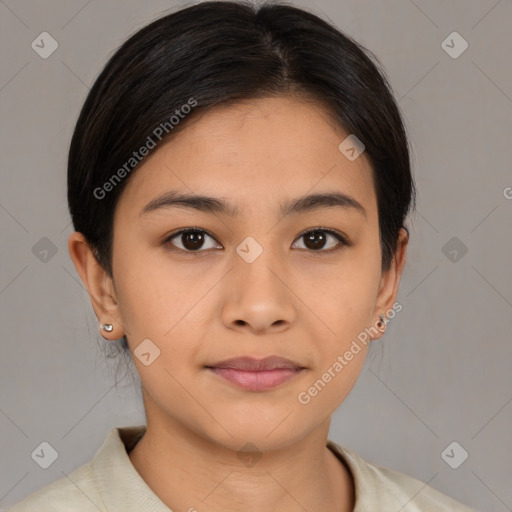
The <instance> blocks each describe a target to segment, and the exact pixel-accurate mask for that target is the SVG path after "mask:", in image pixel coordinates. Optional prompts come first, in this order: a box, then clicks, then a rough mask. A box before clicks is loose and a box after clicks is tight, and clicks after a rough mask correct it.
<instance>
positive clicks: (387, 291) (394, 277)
mask: <svg viewBox="0 0 512 512" xmlns="http://www.w3.org/2000/svg"><path fill="white" fill-rule="evenodd" d="M408 243H409V234H408V232H407V230H406V229H405V228H401V229H400V232H399V235H398V242H397V249H396V251H395V254H394V256H393V260H392V261H391V265H390V267H389V270H386V271H384V272H383V273H382V277H381V281H380V286H379V292H378V294H377V301H376V304H375V318H374V320H373V324H372V325H379V326H380V327H381V328H384V327H385V326H382V325H381V324H380V322H379V315H380V314H383V315H384V316H386V311H389V310H390V309H391V310H393V305H394V304H395V301H396V297H397V295H398V288H399V286H400V279H401V277H402V273H403V270H404V267H405V261H406V253H407V244H408ZM373 330H374V331H377V329H373ZM384 330H385V329H384ZM382 334H383V332H380V331H377V334H376V335H375V336H372V339H374V340H377V339H379V338H380V337H381V336H382Z"/></svg>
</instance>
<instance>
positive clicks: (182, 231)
mask: <svg viewBox="0 0 512 512" xmlns="http://www.w3.org/2000/svg"><path fill="white" fill-rule="evenodd" d="M318 232H322V233H327V234H329V235H332V236H333V237H334V238H336V239H337V240H338V242H340V244H339V245H337V246H335V247H333V248H331V249H327V250H324V249H318V250H316V251H315V250H314V249H307V248H306V249H301V250H305V251H308V252H310V253H312V254H314V255H316V254H321V253H324V254H332V253H334V252H337V251H339V250H340V249H342V248H343V247H344V246H350V245H351V243H350V242H348V240H347V239H346V237H344V236H343V235H341V234H340V233H338V232H336V231H334V230H332V229H329V228H322V227H317V228H309V229H308V230H306V231H303V232H302V233H300V234H299V235H298V236H297V238H296V240H298V239H300V238H302V237H303V236H305V235H307V234H309V233H318ZM187 233H202V234H205V235H208V236H209V237H210V238H212V239H213V240H215V237H214V236H212V235H211V234H210V233H208V231H206V230H204V229H201V228H194V227H190V228H184V229H180V230H179V231H176V232H175V233H172V234H171V235H169V236H167V237H166V238H165V239H164V240H163V242H162V245H164V246H166V248H167V250H169V251H175V252H182V253H188V254H197V253H202V252H206V251H207V250H208V249H198V250H196V251H191V250H186V249H181V248H179V247H176V246H174V245H172V244H171V240H173V239H174V238H177V237H179V236H180V235H184V234H187ZM215 241H216V242H217V240H215ZM217 243H219V242H217ZM219 245H220V244H219Z"/></svg>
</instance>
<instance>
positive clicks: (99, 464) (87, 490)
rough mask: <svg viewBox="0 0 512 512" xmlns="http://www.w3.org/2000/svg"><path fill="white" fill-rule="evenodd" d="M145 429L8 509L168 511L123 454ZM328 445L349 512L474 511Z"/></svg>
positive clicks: (119, 436)
mask: <svg viewBox="0 0 512 512" xmlns="http://www.w3.org/2000/svg"><path fill="white" fill-rule="evenodd" d="M145 428H146V427H145V426H144V425H140V426H132V427H118V428H113V429H112V430H111V431H110V432H109V434H108V436H107V438H106V439H105V441H104V442H103V444H102V446H101V447H100V449H99V450H98V451H97V452H96V455H95V456H94V458H93V459H92V461H91V462H89V463H88V464H85V465H83V466H80V467H79V468H77V469H75V470H74V471H72V472H71V473H70V474H69V475H68V477H67V478H65V477H64V478H61V479H59V480H56V481H55V482H52V483H51V484H49V485H47V486H45V487H43V488H41V489H39V490H38V491H36V492H34V493H33V494H31V495H29V496H28V497H26V498H25V499H24V500H22V501H20V502H19V503H17V504H16V505H15V506H14V508H11V509H10V512H99V511H101V512H172V510H171V509H170V508H168V507H167V506H166V505H164V503H162V501H161V500H160V499H159V498H158V496H157V495H156V494H155V493H154V492H153V491H152V490H151V489H150V488H149V487H148V485H147V484H146V482H145V481H144V480H143V479H142V477H141V476H140V475H139V474H138V473H137V471H136V469H135V467H134V466H133V465H132V463H131V461H130V458H129V457H128V452H129V451H131V449H132V448H133V447H134V446H135V444H136V443H137V441H138V440H139V439H140V438H141V437H142V435H143V434H144V432H145ZM327 446H328V447H329V449H330V450H331V451H332V452H333V453H334V454H335V455H336V456H337V457H338V458H339V459H340V460H341V461H344V462H345V464H346V466H347V467H348V468H349V469H350V471H351V473H352V475H353V478H354V483H355V489H356V504H355V507H354V512H399V511H401V512H475V511H474V510H473V509H470V508H469V507H467V506H465V505H462V504H461V503H458V502H456V501H454V500H453V499H451V498H449V497H448V496H446V495H444V494H442V493H440V492H439V491H436V490H435V489H433V488H432V487H429V486H427V485H425V484H424V483H423V482H420V481H419V480H416V479H415V478H412V477H410V476H407V475H404V474H403V473H399V472H397V471H394V470H391V469H386V468H382V467H377V466H373V465H372V464H370V463H368V462H366V461H365V460H364V459H362V458H361V457H360V456H359V455H357V454H356V453H354V452H352V451H350V450H347V449H346V448H344V447H342V446H340V445H338V444H336V443H334V442H333V441H331V440H328V442H327ZM192 510H193V509H192ZM333 512H334V511H333Z"/></svg>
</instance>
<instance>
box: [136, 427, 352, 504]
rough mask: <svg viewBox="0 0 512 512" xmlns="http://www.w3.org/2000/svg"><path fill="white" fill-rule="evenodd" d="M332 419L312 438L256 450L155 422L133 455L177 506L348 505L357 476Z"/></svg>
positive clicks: (156, 489)
mask: <svg viewBox="0 0 512 512" xmlns="http://www.w3.org/2000/svg"><path fill="white" fill-rule="evenodd" d="M329 422H330V420H329V421H328V422H327V423H326V425H323V426H322V427H323V428H322V429H320V430H318V431H315V432H313V433H311V434H310V435H308V437H307V438H306V439H302V440H300V441H298V442H295V443H293V444H291V445H289V446H286V447H284V448H280V449H278V450H273V451H271V452H264V453H261V454H258V455H257V457H253V458H251V457H250V456H249V457H248V458H242V457H240V454H239V453H237V452H236V451H233V450H231V449H229V448H227V447H225V446H221V445H219V444H218V443H215V442H213V441H210V440H208V439H205V438H204V437H199V436H198V435H197V434H195V433H193V432H191V431H189V430H186V429H183V428H181V429H180V428H179V427H178V426H177V425H174V426H172V428H170V427H169V425H167V426H166V428H159V427H158V424H156V425H152V424H151V423H150V422H148V427H147V431H146V434H145V435H144V437H143V438H142V439H141V440H140V441H139V443H138V444H137V445H136V446H135V448H134V449H133V450H132V451H131V452H130V453H129V458H130V460H131V462H132V464H133V466H134V467H135V469H136V470H137V472H138V473H139V474H140V475H141V477H142V478H143V479H144V480H145V482H146V483H147V484H148V486H149V487H150V488H151V489H152V490H153V492H154V493H155V494H156V495H157V496H158V497H159V498H160V500H161V501H162V502H163V503H164V504H165V505H166V506H168V507H169V508H171V509H172V510H183V511H190V512H194V511H195V510H197V511H200V512H210V511H211V512H215V511H218V510H223V511H226V512H232V511H233V512H234V511H239V510H241V509H243V510H244V511H245V512H256V511H258V512H259V511H261V510H265V511H268V512H274V511H278V510H279V511H280V512H299V511H300V512H304V510H322V509H327V510H337V511H340V512H349V511H352V510H353V507H354V501H355V496H354V483H353V481H352V476H351V474H350V472H349V470H348V469H347V468H346V467H345V465H344V464H343V462H342V461H341V460H339V459H338V458H337V457H336V455H334V454H333V453H332V452H331V450H329V449H328V448H327V446H326V442H327V434H328V427H329Z"/></svg>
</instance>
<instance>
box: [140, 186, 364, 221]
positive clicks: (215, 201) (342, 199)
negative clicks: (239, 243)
mask: <svg viewBox="0 0 512 512" xmlns="http://www.w3.org/2000/svg"><path fill="white" fill-rule="evenodd" d="M172 207H174V208H192V209H194V210H198V211H201V212H206V213H212V214H216V213H221V214H224V215H228V216H230V217H235V216H237V215H238V213H239V209H238V207H236V206H234V205H232V204H230V203H229V202H227V201H226V200H225V199H222V198H217V197H210V196H205V195H196V194H187V193H185V194H184V193H180V192H176V191H170V192H166V193H164V194H162V195H161V196H158V197H156V198H155V199H153V200H151V201H150V202H149V203H148V204H146V206H144V208H143V209H142V211H141V212H140V216H143V215H146V214H148V213H151V212H154V211H157V210H160V209H163V208H172ZM332 207H338V208H342V209H344V210H348V211H349V210H353V211H356V212H359V213H360V214H362V215H363V216H364V217H365V218H366V210H365V209H364V207H363V205H362V204H361V203H359V202H358V201H357V200H356V199H354V198H353V197H351V196H349V195H347V194H344V193H341V192H325V193H317V194H310V195H307V196H302V197H298V198H296V199H291V200H289V201H287V202H285V203H284V204H282V205H281V207H280V215H281V216H282V217H284V216H286V215H290V214H291V213H305V212H308V211H312V210H318V209H324V208H332Z"/></svg>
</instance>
